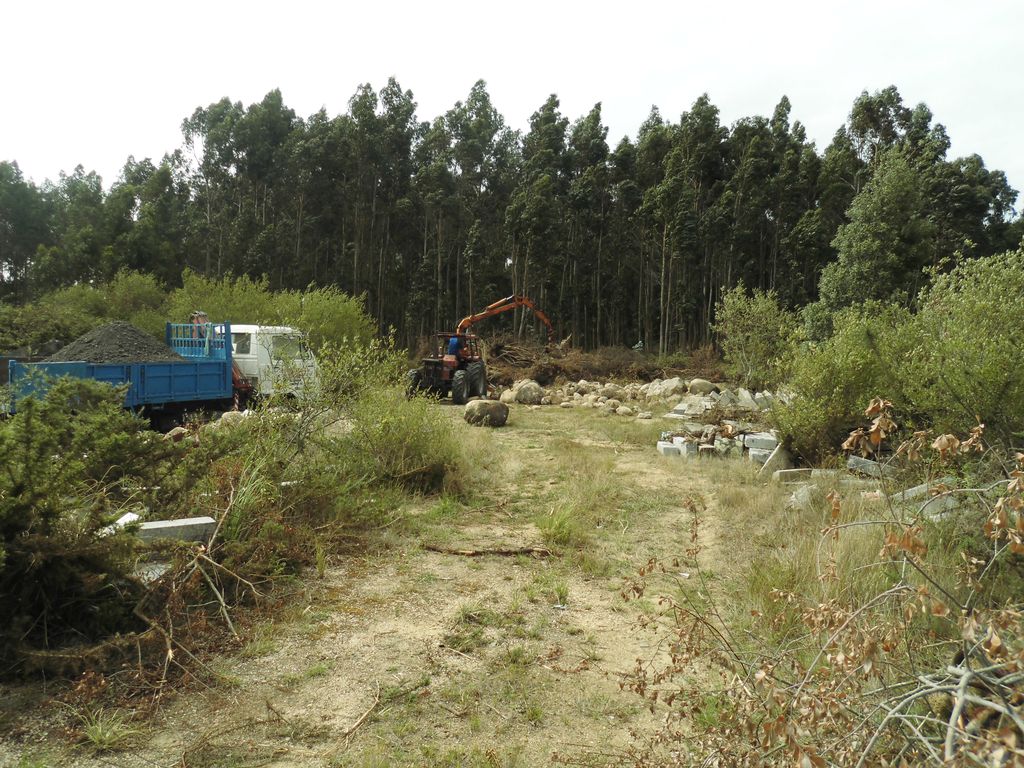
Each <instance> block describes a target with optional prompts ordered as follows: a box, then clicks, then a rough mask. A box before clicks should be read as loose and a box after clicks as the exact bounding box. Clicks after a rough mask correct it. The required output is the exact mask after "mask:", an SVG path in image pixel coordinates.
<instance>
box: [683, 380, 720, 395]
mask: <svg viewBox="0 0 1024 768" xmlns="http://www.w3.org/2000/svg"><path fill="white" fill-rule="evenodd" d="M716 389H717V387H716V386H715V385H714V384H712V383H711V382H710V381H708V380H707V379H692V380H691V381H690V385H689V390H690V394H691V395H708V394H711V393H712V392H714V391H715V390H716Z"/></svg>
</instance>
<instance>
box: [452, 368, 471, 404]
mask: <svg viewBox="0 0 1024 768" xmlns="http://www.w3.org/2000/svg"><path fill="white" fill-rule="evenodd" d="M467 387H468V382H467V381H466V371H465V370H459V371H456V372H455V373H454V374H452V402H453V403H454V404H455V405H465V404H466V401H467V400H468V399H469V394H468V388H467Z"/></svg>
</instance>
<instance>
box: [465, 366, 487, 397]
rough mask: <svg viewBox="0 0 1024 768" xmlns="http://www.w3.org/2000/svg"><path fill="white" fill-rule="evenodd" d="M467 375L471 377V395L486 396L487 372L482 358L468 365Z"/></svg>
mask: <svg viewBox="0 0 1024 768" xmlns="http://www.w3.org/2000/svg"><path fill="white" fill-rule="evenodd" d="M466 376H467V378H468V379H469V395H470V397H474V396H475V397H485V396H486V395H487V374H486V373H485V372H484V364H483V361H482V360H474V361H473V362H472V363H470V364H469V365H467V366H466Z"/></svg>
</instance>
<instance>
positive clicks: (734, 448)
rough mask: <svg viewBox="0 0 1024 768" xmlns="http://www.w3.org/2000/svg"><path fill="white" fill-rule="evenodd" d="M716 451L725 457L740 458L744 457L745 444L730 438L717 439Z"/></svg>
mask: <svg viewBox="0 0 1024 768" xmlns="http://www.w3.org/2000/svg"><path fill="white" fill-rule="evenodd" d="M715 451H716V452H718V453H719V454H721V455H722V456H725V457H734V458H738V457H740V456H742V455H743V443H741V442H740V441H739V440H733V439H732V438H730V437H716V438H715Z"/></svg>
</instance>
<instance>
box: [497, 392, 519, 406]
mask: <svg viewBox="0 0 1024 768" xmlns="http://www.w3.org/2000/svg"><path fill="white" fill-rule="evenodd" d="M499 400H500V401H501V402H502V403H505V404H508V403H514V402H515V401H516V391H515V390H514V389H506V390H505V391H504V392H502V393H501V397H500V398H499Z"/></svg>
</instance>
